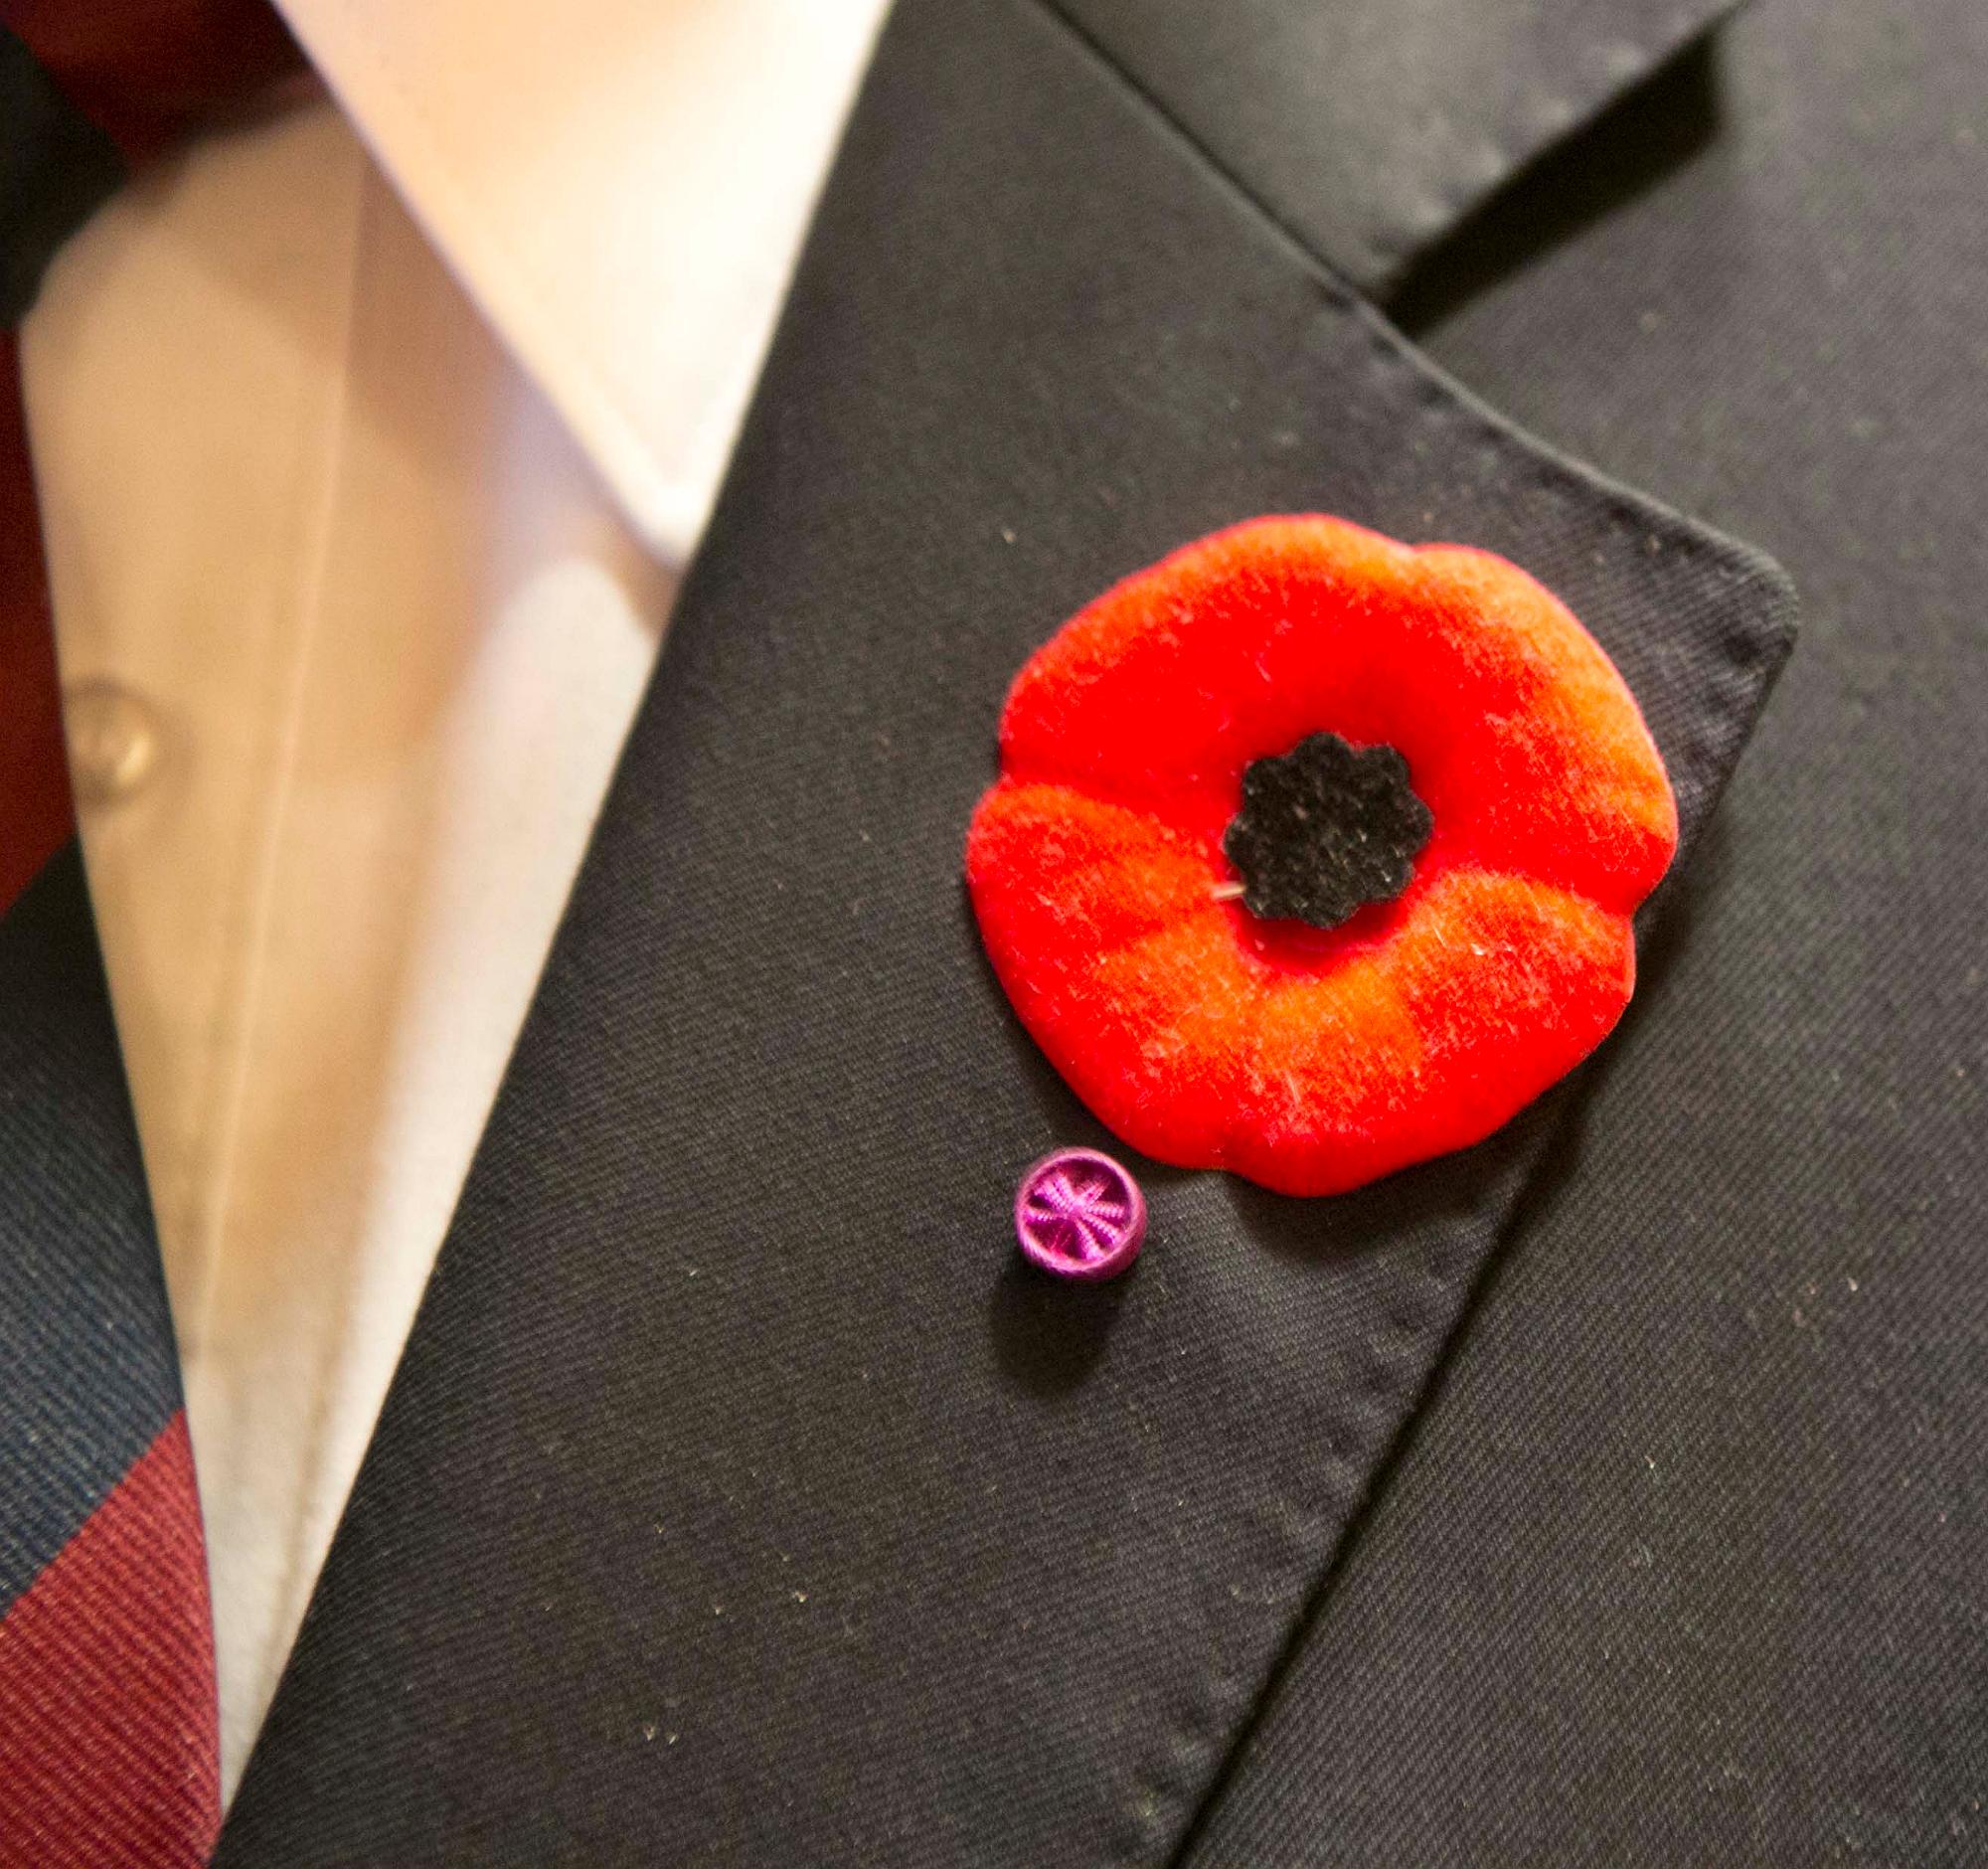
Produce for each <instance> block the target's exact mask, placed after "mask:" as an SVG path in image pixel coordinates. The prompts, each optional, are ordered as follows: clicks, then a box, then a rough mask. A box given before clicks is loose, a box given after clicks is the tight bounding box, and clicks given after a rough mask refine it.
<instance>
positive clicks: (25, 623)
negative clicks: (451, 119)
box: [0, 0, 295, 1869]
mask: <svg viewBox="0 0 1988 1869" xmlns="http://www.w3.org/2000/svg"><path fill="white" fill-rule="evenodd" d="M0 28H4V30H0V323H3V324H4V326H5V328H6V333H7V334H6V335H4V336H0V1869H14V1866H15V1865H22V1866H24V1869H25V1866H26V1865H35V1869H66V1866H68V1865H78V1866H79V1869H80V1866H81V1865H85V1864H86V1865H89V1866H90V1869H103V1866H105V1865H126V1864H129V1865H134V1866H135V1865H145V1866H146V1869H177V1865H182V1864H194V1863H201V1862H205V1861H206V1860H207V1858H208V1855H209V1853H210V1852H211V1850H212V1848H213V1845H214V1840H215V1836H216V1833H217V1831H218V1829H219V1827H220V1818H221V1811H220V1792H219V1776H218V1750H217V1738H216V1716H215V1684H214V1643H213V1631H212V1623H211V1619H210V1614H209V1604H208V1584H207V1562H206V1549H205V1545H204V1542H203V1539H202V1534H201V1522H200V1506H199V1499H198V1495H197V1493H196V1491H195V1485H194V1467H193V1454H192V1448H191V1445H190V1443H189V1441H188V1436H187V1423H186V1413H185V1409H184V1407H183V1405H182V1402H181V1397H180V1378H179V1364H178V1358H177V1355H176V1353H175V1349H174V1340H173V1330H172V1320H171V1317H170V1314H169V1312H168V1310H167V1304H166V1289H165V1282H164V1278H163V1274H162V1273H161V1269H160V1264H159V1255H158V1247H157V1243H156V1239H155V1237H154V1234H153V1230H152V1221H151V1214H150V1208H149V1204H148V1201H147V1197H146V1193H145V1182H144V1173H143V1167H142V1164H141V1162H140V1159H139V1153H138V1144H137V1138H136V1134H135V1131H134V1128H133V1125H132V1119H131V1111H130V1105H129V1100H128V1097H127V1094H126V1090H125V1085H124V1076H123V1069H122V1065H121V1063H120V1060H119V1055H118V1049H117V1039H116V1033H115V1030H114V1028H113V1026H112V1023H111V1017H110V1005H109V1000H108V996H107V993H106V989H105V984H104V978H103V968H102V962H101V958H100V955H99V952H98V949H97V943H96V935H95V931H94V928H93V925H92V922H91V918H90V911H89V903H88V897H87V893H86V890H85V886H84V877H83V863H82V858H81V854H80V851H79V849H78V845H77V839H76V827H75V818H74V812H73V809H72V805H71V798H70V790H69V781H68V774H67V764H66V758H65V752H64V745H63V735H62V714H61V702H60V692H61V691H60V686H59V681H58V673H57V667H56V657H55V646H54V641H53V635H52V631H51V628H50V610H49V594H48V584H47V578H46V574H45V569H44V565H43V558H42V548H41V529H40V523H39V518H38V515H37V512H36V506H35V494H34V486H33V481H32V478H31V474H30V467H29V457H28V448H27V436H26V432H25V426H24V422H23V416H22V408H21V399H20V379H19V372H18V368H17V358H16V350H15V344H14V340H13V337H12V335H11V332H12V328H13V326H14V325H15V324H16V323H17V322H18V320H19V319H20V317H21V316H22V315H23V313H24V312H25V311H26V309H27V307H28V305H29V304H30V303H31V302H32V299H33V295H34V289H35V285H36V282H37V281H38V279H39V278H40V275H41V272H42V269H43V267H44V266H45V264H46V263H47V261H48V259H49V257H50V256H51V255H53V253H54V251H55V249H56V248H57V247H58V246H59V245H60V243H61V241H62V240H63V238H64V237H65V236H66V235H67V234H68V233H69V232H70V231H71V230H72V229H74V228H75V227H76V226H77V225H79V224H80V223H81V222H82V221H83V219H84V218H85V217H86V216H87V215H88V214H89V212H90V211H91V210H92V209H93V208H94V207H95V205H96V204H97V203H98V202H99V201H100V200H102V198H103V197H104V196H105V195H106V194H108V193H109V192H110V190H111V189H113V188H114V187H115V186H116V185H117V182H118V180H119V179H120V177H121V175H122V173H123V167H124V164H125V163H126V162H127V161H129V160H132V159H134V158H136V157H139V156H142V155H144V154H146V153H149V152H150V151H151V150H153V149H156V148H158V147H159V146H160V145H161V144H163V143H165V142H167V141H169V140H171V138H172V136H173V135H174V134H175V133H176V132H177V131H178V130H179V129H181V128H182V127H184V126H185V125H186V124H188V123H190V122H191V121H193V120H195V119H196V118H197V117H199V116H200V115H202V114H204V113H205V112H206V110H207V109H208V108H209V106H210V105H211V104H212V103H213V102H214V101H215V100H217V99H219V98H221V97H223V96H225V95H228V94H231V93H234V92H237V91H239V90H242V89H245V88H247V86H248V85H252V84H254V83H256V82H258V81H260V80H262V79H265V78H267V77H269V76H271V75H272V74H273V73H274V72H276V71H278V70H280V69H281V68H282V67H283V66H284V65H285V64H287V63H289V62H290V61H292V60H293V59H294V57H295V54H294V50H293V48H291V47H290V45H289V43H288V41H287V39H286V38H285V37H284V35H283V34H282V31H281V29H280V27H278V26H277V25H276V24H275V22H274V18H273V16H272V15H269V14H267V13H265V12H264V11H263V10H262V7H261V6H260V4H259V0H256V4H254V5H253V6H252V7H251V6H248V5H244V4H239V3H238V0H141V4H138V5H131V4H123V5H119V4H116V3H115V0H102V3H100V4H99V3H98V0H88V3H84V0H0Z"/></svg>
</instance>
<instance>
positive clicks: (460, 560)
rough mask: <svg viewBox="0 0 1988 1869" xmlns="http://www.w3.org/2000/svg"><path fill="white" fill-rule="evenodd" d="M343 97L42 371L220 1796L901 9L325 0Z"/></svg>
mask: <svg viewBox="0 0 1988 1869" xmlns="http://www.w3.org/2000/svg"><path fill="white" fill-rule="evenodd" d="M283 11H284V12H285V13H286V15H287V16H288V18H289V19H290V22H291V24H292V26H293V27H294V28H295V30H296V32H297V35H298V37H299V39H300V40H301V41H302V43H303V45H304V46H305V48H306V50H307V51H308V53H309V54H310V57H311V59H312V62H313V63H314V65H315V66H316V67H317V70H318V71H319V73H320V74H322V77H323V79H324V81H325V83H326V84H327V85H328V86H329V88H330V91H331V93H332V95H333V96H334V97H335V98H336V100H337V101H336V103H335V104H334V103H333V102H331V101H327V100H326V98H325V96H324V94H323V93H322V92H317V93H315V94H314V95H313V96H310V97H307V98H304V99H301V100H297V99H292V100H291V101H290V102H288V103H287V104H286V105H285V106H284V107H282V108H281V109H272V111H271V112H270V113H269V114H267V115H265V116H263V117H261V118H260V119H258V120H256V121H253V122H250V123H247V124H243V125H237V126H235V127H232V128H230V129H228V130H227V131H225V132H221V133H216V134H214V135H212V136H209V137H207V138H206V139H204V140H202V141H201V142H199V143H198V144H196V145H195V146H193V147H192V148H190V149H188V150H186V151H185V152H183V153H182V154H180V155H179V156H177V157H175V158H174V159H172V160H171V161H170V162H168V163H165V164H162V165H160V166H158V167H156V168H154V169H153V170H150V171H148V172H147V173H146V174H145V175H144V176H143V177H141V178H140V179H139V180H138V181H137V182H136V183H135V184H133V185H132V186H130V187H128V188H126V189H125V190H124V191H123V192H122V193H121V194H120V195H119V196H118V197H117V198H116V199H115V200H114V201H113V202H112V203H111V204H110V205H109V206H108V207H107V208H106V209H105V210H104V211H103V212H102V213H100V214H99V215H98V216H97V217H96V219H95V220H94V221H93V222H92V223H91V224H90V226H89V227H88V228H87V229H85V230H84V232H83V234H82V235H80V236H79V237H78V238H77V239H76V240H74V241H73V242H72V243H71V244H70V246H69V247H68V248H67V249H66V250H65V252H64V254H63V255H62V256H61V257H60V259H59V260H58V262H57V264H56V266H55V267H54V269H53V271H52V273H51V275H50V277H49V280H48V283H47V286H46V288H45V290H44V293H43V296H42V299H41V302H40V304H39V305H38V307H37V308H36V310H35V312H34V313H33V314H32V316H31V317H30V319H29V320H28V323H27V326H26V328H25V331H24V334H23V351H22V357H23V371H24V381H25V386H26V393H27V404H28V416H29V426H30V435H31V440H32V445H33V450H34V457H35V468H36V477H37V482H38V485H39V488H40V494H41V501H42V506H43V512H44V530H45V534H46V538H47V545H48V553H49V566H50V579H51V584H52V588H53V593H54V599H55V614H56V628H57V637H58V647H59V651H60V655H61V661H62V668H63V678H64V684H65V689H66V691H67V694H68V697H69V713H70V722H71V751H72V761H73V765H74V766H75V770H76V776H77V785H78V793H79V801H80V814H81V821H82V830H83V846H84V853H85V858H86V861H87V865H88V872H89V879H90V889H91V894H92V898H93V900H94V903H95V908H96V915H97V923H98V928H99V931H100V934H101V936H102V941H103V947H104V954H105V961H106V965H107V967H108V971H109V977H110V988H111V996H112V1001H113V1004H114V1007H115V1011H116V1018H117V1024H118V1031H119V1035H120V1038H121V1040H122V1043H123V1048H124V1055H125V1064H126V1069H127V1072H128V1075H129V1079H130V1084H131V1091H132V1097H133V1100H134V1103H135V1105H136V1110H137V1119H138V1126H139V1131H140V1135H141V1138H142V1141H143V1145H144V1154H145V1163H146V1171H147V1175H148V1177H149V1180H150V1183H151V1189H152V1196H153V1201H154V1205H155V1209H156V1213H157V1219H158V1227H159V1236H160V1243H161V1247H162V1249H163V1252H164V1255H165V1264H166V1273H167V1281H168V1285H169V1288H170V1292H171V1298H172V1305H173V1314H174V1320H175V1323H176V1326H177V1329H178V1333H179V1341H180V1352H181V1357H182V1361H183V1365H184V1369H185V1377H186V1391H187V1407H188V1413H189V1418H190V1422H191V1426H192V1432H193V1442H194V1449H195V1455H196V1459H197V1462H198V1466H199V1476H200V1490H201V1499H202V1505H203V1508H204V1511H205V1515H206V1521H207V1535H208V1546H209V1563H210V1567H211V1571H212V1577H213V1585H214V1608H215V1635H216V1650H217V1665H218V1671H219V1677H220V1692H221V1715H222V1724H221V1731H222V1770H223V1784H224V1791H225V1792H227V1791H232V1788H233V1786H234V1784H235V1783H236V1781H237V1780H238V1778H239V1776H240V1773H241V1769H242V1765H243V1763H244V1761H245V1759H246V1757H247V1754H248V1748H249V1746H250V1744H251V1743H252V1741H253V1738H254V1735H255V1732H256V1729H257V1728H258V1727H259V1725H260V1723H261V1720H262V1717H263V1714H264V1712H265V1711H266V1708H267V1705H268V1701H269V1697H270V1695H271V1693H272V1692H273V1690H274V1687H275V1683H276V1679H277V1676H278V1675H279V1673H280V1672H281V1669H282V1665H283V1661H284V1658H285V1656H286V1654H287V1652H288V1649H289V1646H290V1643H291V1641H292V1639H293V1638H294V1636H295V1632H296V1627H297V1623H298V1621H299V1619H300V1617H301V1615H302V1613H303V1609H304V1605H305V1602H306V1600H307V1599H308V1596H309V1594H310V1591H311V1588H312V1586H313V1584H314V1582H315V1580H316V1577H317V1573H318V1569H319V1567H320V1565H321V1563H322V1561H323V1558H324V1554H325V1551H326V1549H327V1547H328V1545H329V1542H330V1539H331V1535H332V1532H333V1529H334V1527H335V1525H336V1522H337V1518H338V1515H339V1512H340V1511H341V1509H342V1507H343V1504H344V1501H345V1497H346V1495H347V1493H348V1491H349V1490H350V1487H351V1484H352V1480H353V1477H354V1474H355V1472H356V1470H357V1468H358V1464H359V1460H360V1456H361V1454H362V1453H363V1451H364V1447H365V1444H366V1440H367V1438H368V1436H369V1435H370V1433H371V1431H372V1427H373V1423H374V1420H375V1418H376V1417H377V1415H378V1413H379V1408H380V1404H381V1401H382V1398H383V1396H384V1394H385V1391H386V1387H387V1383H388V1380H389V1378H390V1376H391V1374H392V1371H393V1367H394V1364H395V1362H396V1360H397V1359H398V1357H399V1355H400V1352H401V1348H402V1346H403V1344H404V1342H405V1340H406V1337H407V1333H408V1328H409V1325H410V1323H411V1321H412V1319H413V1314H414V1305H415V1303H416V1301H417V1299H418V1297H419V1294H420V1290H421V1286H422V1284H423V1283H424V1281H425V1279H426V1277H427V1274H428V1272H429V1269H430V1267H431V1266H432V1263H433V1259H434V1254H435V1250H436V1248H437V1247H438V1245H439V1244H440V1241H441V1237H442V1234H443V1231H444V1229H445V1227H446V1225H447V1221H448V1217H449V1214H450V1212H451V1210H452V1208H453V1206H454V1204H455V1200H456V1196H457V1194H458V1192H459V1190H460V1187H461V1183H462V1179H463V1175H464V1173H465V1172H466V1170H467V1167H468V1164H469V1159H470V1155H471V1152H472V1150H473V1149H474V1146H475V1143H476V1139H477V1136H478V1134H479V1133H480V1131H481V1129H482V1126H483V1122H484V1119H485V1117H486V1115H487V1113H488V1109H489V1105H490V1102H491V1099H492V1097H493V1095H494V1093H495V1091H496V1087H497V1083H498V1079H499V1076H500V1074H501V1072H502V1069H503V1065H504V1062H505V1059H506V1056H507V1055H508V1053H509V1051H510V1048H511V1045H512V1043H513V1041H514V1040H515V1038H516V1035H517V1030H518V1026H519V1023H520V1021H521V1019H522V1018H523V1016H524V1013H525V1009H526V1006H527V1003H528V1001H529V998H530V995H531V992H532V988H533V986H534V984H535V982H536V980H537V977H538V974H539V971H540V969H541V967H542V965H543V963H544V959H545V954H546V949H547V946H548V943H549V942H550V940H551V938H552V935H553V931H554V928H555V925H556V923H557V920H558V917H559V913H560V910H561V908H562V906H563V904H564V901H565V898H566V895H567V892H568V890H569V888H570V886H571V884H572V881H573V876H574V873H575V870H576V868H577V866H578V864H579V861H580V854H581V850H582V847H583V845H584V842H585V838H586V835H587V832H588V829H589V827H590V825H591V823H592V820H593V818H594V816H595V814H596V812H597V810H598V808H599V803H600V799H601V795H602V792H603V789H604V787H605V785H606V781H607V778H608V775H609V771H610V768H611V766H612V764H613V760H614V757H615V753H616V751H617V749H618V747H619V744H620V741H621V739H622V736H623V734H624V732H625V730H626V728H627V725H628V722H629V719H630V716H631V714H632V711H633V709H634V706H635V703H636V700H637V698H638V696H639V693H640V690H641V688H642V686H643V684H644V682H645V680H646V679H647V677H648V673H649V669H650V664H651V662H652V659H653V657H654V654H655V650H656V646H657V643H658V640H659V638H660V636H661V633H662V631H663V628H664V625H665V622H666V619H667V616H668V613H669V608H670V603H671V598H672V596H673V594H674V590H675V581H676V577H677V575H678V573H679V572H680V570H681V568H682V566H683V563H684V561H685V559H686V558H687V556H688V554H689V552H690V551H691V549H692V548H693V546H694V544H695V542H696V540H697V537H698V535H699V533H700V532H701V530H702V527H703V524H704V518H705V515H706V513H707V511H708V510H709V507H710V503H711V499H712V496H713V493H714V490H715V488H716V485H717V482H718V479H719V477H720V474H721V472H722V470H723V467H724V463H725V460H726V457H727V455H728V453H729V451H730V448H731V444H732V439H733V435H734V433H735V431H736V428H737V425H738V423H739V420H740V417H741V415H742V413H743V410H744V406H745V399H746V396H747V394H748V392H749V389H750V385H751V382H752V379H753V377H754V376H755V374H756V372H757V369H758V365H759V361H760V358H761V356H762V353H763V350H764V346H765V342H766V339H767V336H768V334H769V332H770V329H771V326H772V322H773V318H774V316H775V313H776V311H777V307H778V303H779V299H780V295H781V291H782V288H783V285H784V281H785V278H786V276H787V273H788V271H789V269H790V267H791V264H792V261H793V258H794V255H795V253H796V250H797V248H798V244H799V240H800V237H801V235H802V233H803V231H804V228H805V225H806V220H807V214H808V210H809V208H810V206H811V203H812V200H813V197H814V195H815V193H816V191H817V189H818V187H819V184H820V181H821V178H822V175H823V173H824V172H825V169H826V166H827V162H828V159H829V157H830V154H831V152H832V149H833V145H834V142H835V139H836V136H837V134H838V133H839V129H840V125H841V122H842V120H843V117H844V116H845V114H846V112H847V109H848V106H849V103H850V101H851V98H852V96H853V93H854V88H855V85H856V82H857V80H858V78H859V77H860V74H861V71H862V69H863V66H864V64H865V62H866V60H867V55H868V51H869V47H870V43H871V40H872V38H873V37H874V34H875V31H876V28H877V25H878V23H879V19H880V17H881V14H882V11H883V0H564V3H563V4H562V5H560V6H558V7H546V6H543V5H538V4H531V5H527V4H522V3H520V0H287V3H286V4H285V5H284V6H283Z"/></svg>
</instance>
